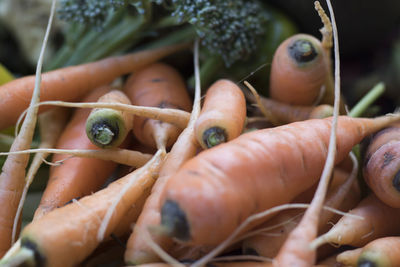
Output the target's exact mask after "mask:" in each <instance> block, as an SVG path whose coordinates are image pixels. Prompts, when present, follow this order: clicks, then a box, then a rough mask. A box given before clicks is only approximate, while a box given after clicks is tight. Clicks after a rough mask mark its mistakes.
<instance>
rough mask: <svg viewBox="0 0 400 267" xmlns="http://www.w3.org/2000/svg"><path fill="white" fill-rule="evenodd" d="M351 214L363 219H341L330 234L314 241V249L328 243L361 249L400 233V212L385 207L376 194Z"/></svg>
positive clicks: (363, 201)
mask: <svg viewBox="0 0 400 267" xmlns="http://www.w3.org/2000/svg"><path fill="white" fill-rule="evenodd" d="M349 213H350V214H353V215H358V216H359V217H360V218H363V219H354V218H353V217H348V216H345V217H343V218H341V219H340V220H339V221H338V222H337V223H336V225H335V226H334V227H332V229H331V230H330V231H329V232H327V233H325V234H324V235H322V236H320V237H318V238H317V239H316V240H315V241H313V243H312V247H317V246H318V245H321V244H324V243H327V242H329V243H335V244H338V245H351V246H355V247H360V246H363V245H365V244H367V243H368V242H370V241H371V240H373V239H375V238H379V237H383V236H386V235H395V234H399V233H400V232H399V229H398V225H399V223H400V210H399V209H395V208H392V207H389V206H387V205H385V204H384V203H382V202H381V201H380V200H379V199H378V198H377V197H376V196H375V195H374V194H370V195H369V196H368V197H366V198H365V199H363V200H362V201H361V202H360V203H359V205H357V207H356V208H354V209H353V210H351V211H350V212H349Z"/></svg>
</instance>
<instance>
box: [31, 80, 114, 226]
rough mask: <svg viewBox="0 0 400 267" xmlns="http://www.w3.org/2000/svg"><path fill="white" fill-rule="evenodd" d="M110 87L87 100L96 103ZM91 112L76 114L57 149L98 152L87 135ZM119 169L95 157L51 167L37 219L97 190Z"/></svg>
mask: <svg viewBox="0 0 400 267" xmlns="http://www.w3.org/2000/svg"><path fill="white" fill-rule="evenodd" d="M110 89H111V88H110V86H102V87H99V88H98V89H96V90H94V91H92V92H90V94H89V95H88V96H86V98H85V99H84V101H96V100H97V99H98V98H99V97H101V96H102V95H104V94H106V93H108V92H109V91H110ZM89 113H90V110H88V109H78V110H76V111H75V113H74V114H73V116H72V118H71V120H70V122H69V123H68V125H67V126H66V128H65V130H64V132H63V134H62V135H61V136H60V139H59V140H58V142H57V145H56V148H62V149H72V148H80V149H84V148H85V149H97V150H98V149H99V148H98V147H97V146H95V145H93V144H92V143H91V142H90V140H89V139H88V137H87V136H86V133H85V125H86V119H87V117H88V115H89ZM67 157H68V156H66V155H60V154H56V155H54V156H53V162H58V161H60V160H64V159H66V158H67ZM116 166H117V164H116V163H114V162H111V161H103V160H99V159H92V158H70V159H67V160H65V161H64V162H63V163H62V164H61V165H59V166H52V167H51V168H50V178H49V181H48V183H47V187H46V189H45V191H44V192H43V196H42V199H41V201H40V204H39V207H38V208H37V210H36V212H35V216H34V219H38V218H40V217H42V216H43V215H44V214H45V213H47V212H49V211H51V210H53V209H55V208H58V207H61V206H64V205H65V204H66V203H67V202H69V201H71V200H72V199H74V198H80V197H82V196H85V195H88V194H90V193H92V192H95V191H97V190H98V189H99V188H100V186H102V185H103V184H104V182H105V180H106V179H107V178H108V177H109V176H110V175H111V173H112V171H113V170H114V169H115V167H116Z"/></svg>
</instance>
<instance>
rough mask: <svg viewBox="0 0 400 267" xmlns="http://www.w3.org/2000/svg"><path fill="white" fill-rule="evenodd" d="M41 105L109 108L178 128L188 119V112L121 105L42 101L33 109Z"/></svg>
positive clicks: (185, 123) (183, 126) (182, 126)
mask: <svg viewBox="0 0 400 267" xmlns="http://www.w3.org/2000/svg"><path fill="white" fill-rule="evenodd" d="M43 105H53V106H61V107H73V108H110V109H115V110H120V111H125V112H127V113H130V114H134V115H137V116H142V117H146V118H150V119H154V120H160V121H163V122H168V123H171V124H174V125H176V126H178V127H179V128H185V127H186V126H187V123H188V121H189V117H190V113H189V112H187V111H183V110H179V109H174V108H157V107H145V106H135V105H128V104H122V103H101V102H85V103H81V102H79V103H76V102H64V101H43V102H40V103H38V104H37V105H36V106H35V107H38V106H43Z"/></svg>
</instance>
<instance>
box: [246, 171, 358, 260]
mask: <svg viewBox="0 0 400 267" xmlns="http://www.w3.org/2000/svg"><path fill="white" fill-rule="evenodd" d="M356 170H357V169H356ZM356 173H357V172H353V174H352V175H351V177H350V178H349V179H348V180H347V182H344V181H345V179H346V178H347V177H349V174H348V173H346V172H343V171H341V170H339V169H335V171H334V175H333V178H332V179H333V183H337V185H331V186H333V187H331V189H330V194H329V195H328V196H327V200H326V201H325V206H328V207H332V208H339V209H340V210H343V211H347V210H348V209H350V208H352V206H354V205H356V204H357V202H358V201H359V200H360V191H359V189H358V188H356V186H354V185H355V184H354V180H355V178H356ZM350 189H353V190H350ZM354 189H355V190H354ZM296 199H297V198H296ZM311 199H312V197H311V198H310V199H309V200H311ZM294 202H295V203H296V202H298V201H294ZM349 205H350V207H349ZM303 213H304V212H303V211H302V210H296V209H294V210H286V211H283V212H281V213H279V214H278V215H277V216H275V217H274V218H272V219H271V220H269V221H267V222H266V223H265V224H263V225H262V226H260V227H259V230H256V232H258V233H259V234H257V235H251V236H250V234H251V233H250V234H248V235H249V236H250V237H249V238H247V239H245V240H244V241H243V251H244V253H245V254H247V253H246V251H252V252H255V253H256V254H257V255H261V256H264V257H269V258H273V257H274V256H276V255H277V254H278V251H279V249H280V247H281V246H282V244H283V243H284V241H285V239H286V238H287V236H288V235H289V233H290V232H291V231H292V230H293V229H294V228H295V227H296V226H297V224H298V223H299V221H300V219H301V216H302V215H303ZM332 216H333V214H332V213H331V212H329V211H325V212H323V213H322V214H321V220H320V224H319V226H318V229H319V231H320V232H321V231H323V229H324V228H326V225H327V223H328V222H329V220H330V219H331V217H332ZM263 228H266V229H271V230H270V231H262V229H263ZM261 231H262V232H261Z"/></svg>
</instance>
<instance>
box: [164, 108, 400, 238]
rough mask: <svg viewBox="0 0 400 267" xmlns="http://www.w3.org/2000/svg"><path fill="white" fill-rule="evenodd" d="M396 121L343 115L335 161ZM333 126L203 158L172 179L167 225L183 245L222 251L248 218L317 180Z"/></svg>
mask: <svg viewBox="0 0 400 267" xmlns="http://www.w3.org/2000/svg"><path fill="white" fill-rule="evenodd" d="M398 119H399V118H398V115H397V116H394V117H393V116H385V117H379V118H376V119H357V118H349V117H345V116H341V117H340V118H339V121H338V133H337V136H338V143H337V149H338V155H337V156H336V160H335V162H340V161H341V160H342V159H343V158H344V157H345V156H347V154H348V153H349V151H350V150H351V148H352V147H353V146H354V145H355V144H357V143H359V142H360V141H361V140H362V139H363V138H364V137H365V136H366V135H368V134H370V133H372V132H375V131H377V130H379V129H380V128H382V127H385V126H386V125H387V124H389V123H392V122H393V121H396V120H398ZM331 123H332V121H331V119H330V118H328V119H323V120H317V119H315V120H308V121H303V122H296V123H292V124H288V125H284V126H280V127H275V128H272V129H264V130H258V131H254V132H250V133H246V134H244V135H241V136H239V137H238V138H236V139H234V140H232V141H231V142H229V143H225V144H221V145H220V146H217V147H215V148H212V149H210V150H207V151H204V152H202V153H200V154H199V155H198V156H196V157H195V158H193V159H192V160H189V161H188V162H187V163H185V165H184V166H182V168H181V169H180V170H179V171H178V172H177V173H176V174H175V175H174V177H172V178H171V179H170V180H169V182H168V184H167V186H166V188H165V190H164V192H163V196H162V198H161V203H162V211H161V214H162V225H163V226H164V227H165V228H166V229H167V231H168V232H169V233H170V235H171V236H173V237H175V238H177V239H179V240H181V241H182V242H186V243H191V244H218V243H219V242H220V241H222V240H223V239H224V238H226V237H227V236H228V235H229V234H230V233H231V232H233V230H234V229H235V228H236V227H237V225H239V224H240V223H241V222H242V221H243V220H244V219H245V218H246V217H248V216H249V215H250V214H252V213H255V212H258V211H261V210H264V209H267V208H269V207H273V206H276V205H279V204H282V203H288V202H289V201H290V200H291V199H293V197H294V196H295V195H297V194H299V193H300V192H302V191H304V190H306V189H307V188H308V187H310V186H311V185H312V184H314V183H315V182H316V181H317V179H318V178H319V176H320V174H321V172H322V168H323V164H324V161H325V158H326V156H327V146H328V141H329V140H328V139H329V131H330V128H331ZM207 214H212V216H207Z"/></svg>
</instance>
